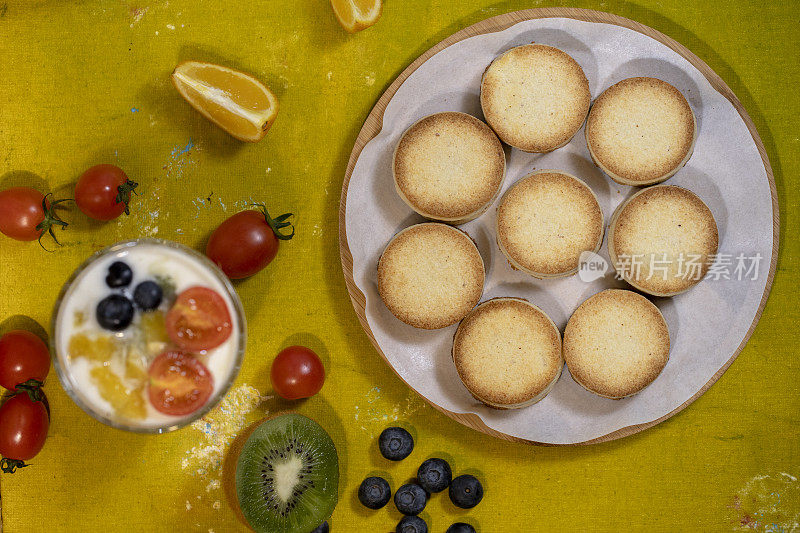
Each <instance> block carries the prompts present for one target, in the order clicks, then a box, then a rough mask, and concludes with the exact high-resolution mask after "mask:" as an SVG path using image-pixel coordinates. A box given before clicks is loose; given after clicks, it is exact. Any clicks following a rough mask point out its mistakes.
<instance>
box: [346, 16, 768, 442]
mask: <svg viewBox="0 0 800 533" xmlns="http://www.w3.org/2000/svg"><path fill="white" fill-rule="evenodd" d="M555 17H560V18H571V19H576V20H582V21H585V22H601V23H606V24H615V25H617V26H622V27H624V28H628V29H631V30H635V31H637V32H639V33H642V34H644V35H646V36H648V37H651V38H653V39H655V40H657V41H659V42H660V43H662V44H665V45H666V46H668V47H669V48H671V49H672V50H674V51H675V52H677V53H678V54H680V55H681V56H683V57H684V58H685V59H686V60H688V61H689V62H690V63H691V64H692V65H693V66H694V67H695V68H697V70H699V71H700V72H701V73H702V74H703V76H705V78H706V79H707V80H708V82H709V83H710V84H711V86H712V87H714V89H716V90H717V91H718V92H719V93H720V94H722V95H723V96H724V97H725V98H727V99H728V100H729V101H730V102H731V103H732V104H733V106H734V107H735V108H736V110H737V111H738V112H739V115H741V117H742V120H744V123H745V125H746V126H747V129H748V130H749V131H750V134H751V135H752V137H753V141H754V142H755V144H756V146H757V148H758V152H759V154H761V159H762V161H763V162H764V169H765V170H766V173H767V177H768V179H769V186H770V191H771V194H772V212H773V241H772V261H771V263H770V268H769V275H768V278H767V283H766V286H765V288H764V294H763V296H762V297H761V302H760V304H759V306H758V310H757V312H756V315H755V317H754V318H753V323H752V324H751V325H750V328H749V329H748V330H747V333H746V334H745V336H744V339H742V342H741V344H739V346H738V347H737V348H736V350H735V351H734V353H733V354H732V355H731V357H730V359H728V361H727V362H726V363H725V365H724V366H723V367H722V368H720V369H719V370H718V371H717V372H716V373H715V374H714V375H713V376H712V377H711V379H709V380H708V382H707V383H706V384H705V385H703V387H702V388H701V389H700V390H699V391H697V393H696V394H695V395H694V396H692V397H691V398H689V399H688V400H687V401H685V402H684V403H683V404H681V405H679V406H678V407H677V408H675V409H673V410H672V411H671V412H669V413H667V414H666V415H664V416H662V417H660V418H658V419H656V420H652V421H650V422H647V423H644V424H636V425H631V426H627V427H624V428H621V429H618V430H616V431H613V432H611V433H608V434H606V435H603V436H601V437H598V438H595V439H591V440H587V441H585V442H580V443H576V444H569V445H568V446H575V445H578V444H594V443H597V442H606V441H610V440H615V439H619V438H622V437H626V436H628V435H632V434H634V433H638V432H640V431H643V430H645V429H647V428H649V427H652V426H654V425H656V424H658V423H659V422H663V421H664V420H666V419H668V418H669V417H671V416H673V415H674V414H676V413H678V412H679V411H681V410H683V409H684V408H686V406H688V405H689V404H690V403H692V402H693V401H694V400H696V399H697V398H699V397H700V396H701V395H702V394H703V393H704V392H705V391H706V390H708V388H709V387H711V385H713V384H714V382H715V381H717V379H719V377H720V376H721V375H722V374H723V373H724V372H725V371H726V370H727V369H728V367H729V366H730V365H731V363H733V361H734V359H736V357H737V356H738V355H739V353H740V352H741V351H742V349H743V348H744V346H745V344H746V343H747V341H748V339H749V338H750V335H752V334H753V330H754V329H755V327H756V324H757V323H758V320H759V318H761V313H762V311H763V310H764V306H765V305H766V302H767V297H768V296H769V291H770V288H771V287H772V281H773V278H774V277H775V265H776V263H777V260H778V243H779V238H778V237H779V235H778V232H779V228H780V223H779V212H778V195H777V191H776V188H775V179H774V177H773V175H772V167H771V166H770V163H769V158H768V157H767V152H766V150H765V149H764V144H763V143H762V142H761V138H760V137H759V135H758V131H756V127H755V125H754V124H753V121H752V119H751V118H750V116H749V115H748V114H747V111H745V109H744V107H743V106H742V104H741V102H739V99H738V98H736V95H734V94H733V91H732V90H731V89H730V87H728V85H727V84H726V83H725V82H724V81H723V80H722V78H720V77H719V76H718V75H717V74H716V73H715V72H714V71H713V70H711V68H710V67H709V66H708V65H706V64H705V63H704V62H703V61H702V60H701V59H700V58H698V57H697V56H696V55H694V54H693V53H692V52H691V51H689V49H688V48H686V47H685V46H683V45H682V44H680V43H679V42H677V41H675V40H674V39H672V38H670V37H667V36H666V35H664V34H663V33H661V32H659V31H656V30H654V29H653V28H650V27H649V26H645V25H644V24H641V23H639V22H635V21H633V20H630V19H627V18H624V17H620V16H618V15H613V14H611V13H604V12H602V11H593V10H590V9H579V8H566V7H546V8H538V9H526V10H522V11H515V12H512V13H506V14H504V15H498V16H496V17H492V18H489V19H486V20H483V21H481V22H478V23H477V24H473V25H472V26H469V27H467V28H464V29H463V30H461V31H459V32H456V33H454V34H453V35H451V36H450V37H448V38H446V39H444V40H443V41H441V42H440V43H438V44H437V45H436V46H434V47H433V48H431V49H429V50H428V51H427V52H425V53H424V54H422V55H421V56H419V57H418V58H417V59H416V60H415V61H414V62H413V63H411V64H410V65H409V66H408V67H407V68H406V69H405V70H404V71H403V72H402V73H401V74H400V75H399V76H398V77H397V78H396V79H395V80H394V82H392V84H391V85H390V86H389V88H388V89H386V92H384V93H383V95H381V97H380V99H379V100H378V102H377V103H376V104H375V107H373V108H372V111H371V112H370V114H369V116H367V119H366V121H365V122H364V126H363V127H362V128H361V132H360V133H359V135H358V137H357V138H356V142H355V145H354V146H353V151H352V152H351V154H350V160H349V161H348V163H347V172H346V173H345V177H344V183H343V184H342V196H341V199H340V202H339V252H340V255H341V260H342V270H343V272H344V279H345V283H346V284H347V290H348V292H349V293H350V300H351V301H352V303H353V307H354V308H355V311H356V315H358V319H359V321H360V322H361V326H362V327H363V328H364V331H365V332H366V333H367V336H368V337H369V339H370V341H371V342H372V344H373V345H374V346H375V349H376V350H377V351H378V353H379V354H381V357H383V358H384V360H386V361H387V363H388V360H387V358H386V356H385V355H384V353H383V351H382V350H381V347H380V346H379V345H378V343H377V341H376V340H375V337H374V335H373V334H372V331H371V329H370V326H369V324H368V322H367V318H366V314H365V307H366V297H365V296H364V294H363V293H362V292H361V290H360V289H359V288H358V287H357V286H356V283H355V281H354V279H353V257H352V255H351V253H350V248H349V247H348V245H347V233H346V224H345V213H346V208H347V206H346V201H347V189H348V186H349V184H350V176H351V175H352V173H353V168H354V167H355V164H356V161H357V160H358V157H359V155H360V154H361V150H362V149H363V148H364V146H365V145H366V144H367V143H368V142H369V141H370V140H372V138H373V137H375V136H376V135H377V134H378V133H379V132H380V131H381V128H382V127H383V114H384V112H385V111H386V106H387V105H388V104H389V101H390V100H391V99H392V97H393V96H394V94H395V93H396V92H397V90H398V89H399V88H400V86H401V85H402V84H403V82H405V81H406V79H407V78H408V77H409V76H410V75H411V74H412V73H413V72H414V71H415V70H417V68H419V67H420V66H421V65H422V64H423V63H424V62H425V61H427V60H428V59H429V58H430V57H432V56H433V55H434V54H436V53H437V52H439V51H441V50H443V49H445V48H447V47H448V46H450V45H452V44H454V43H457V42H459V41H462V40H464V39H467V38H469V37H473V36H475V35H481V34H484V33H492V32H497V31H502V30H504V29H506V28H508V27H510V26H513V25H514V24H516V23H518V22H521V21H523V20H531V19H541V18H555ZM389 366H390V367H391V365H389ZM393 369H394V368H393ZM398 377H399V374H398ZM401 379H402V378H401ZM406 384H407V385H409V384H408V383H407V382H406ZM409 387H411V385H409ZM411 389H412V390H415V389H414V388H413V387H411ZM415 392H418V391H416V390H415ZM420 396H422V395H420ZM423 398H424V399H425V400H426V401H428V400H427V399H426V398H425V397H424V396H423ZM428 403H430V404H431V405H432V406H433V407H435V408H436V409H438V410H439V411H441V412H442V413H444V414H446V415H447V416H449V417H450V418H452V419H453V420H456V421H457V422H459V423H461V424H463V425H465V426H467V427H470V428H473V429H477V430H478V431H482V432H483V433H486V434H489V435H492V436H495V437H498V438H501V439H505V440H509V441H516V442H524V443H528V444H540V445H550V446H553V444H545V443H540V442H535V441H530V440H526V439H521V438H519V437H514V436H512V435H508V434H505V433H502V432H499V431H496V430H494V429H492V428H490V427H488V426H487V425H486V424H485V423H484V422H483V420H481V418H480V417H479V416H477V415H475V414H473V413H464V414H461V413H454V412H452V411H449V410H447V409H444V408H442V407H440V406H439V405H436V404H435V403H433V402H430V401H429V402H428Z"/></svg>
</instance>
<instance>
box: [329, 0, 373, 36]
mask: <svg viewBox="0 0 800 533" xmlns="http://www.w3.org/2000/svg"><path fill="white" fill-rule="evenodd" d="M331 7H333V13H334V14H335V15H336V18H337V19H338V20H339V24H341V25H342V27H343V28H344V29H345V30H347V31H349V32H350V33H356V32H358V31H361V30H363V29H366V28H369V27H370V26H372V25H373V24H375V23H376V22H378V19H379V18H381V11H382V10H383V2H382V1H381V0H331Z"/></svg>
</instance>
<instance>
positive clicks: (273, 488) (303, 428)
mask: <svg viewBox="0 0 800 533" xmlns="http://www.w3.org/2000/svg"><path fill="white" fill-rule="evenodd" d="M236 493H237V496H238V498H239V507H240V508H241V510H242V514H243V515H244V517H245V518H246V519H247V522H248V523H249V524H250V527H252V528H253V529H254V530H255V531H257V532H259V533H261V532H263V533H308V532H309V531H312V530H313V529H314V528H315V527H317V526H319V525H320V524H321V523H322V522H324V521H325V520H327V519H328V518H329V517H330V515H331V514H332V513H333V509H334V508H335V507H336V503H337V501H338V497H339V496H338V493H339V456H338V455H337V453H336V447H335V446H334V444H333V441H332V440H331V438H330V436H329V435H328V433H327V432H326V431H325V430H324V429H322V427H321V426H320V425H319V424H317V423H316V422H314V421H313V420H311V419H310V418H307V417H305V416H302V415H298V414H287V415H281V416H277V417H275V418H272V419H270V420H266V421H265V422H263V423H262V424H261V425H260V426H258V428H256V429H255V431H253V433H252V434H251V435H250V437H249V438H248V439H247V441H246V442H245V444H244V446H243V447H242V451H241V453H240V454H239V460H238V463H237V465H236Z"/></svg>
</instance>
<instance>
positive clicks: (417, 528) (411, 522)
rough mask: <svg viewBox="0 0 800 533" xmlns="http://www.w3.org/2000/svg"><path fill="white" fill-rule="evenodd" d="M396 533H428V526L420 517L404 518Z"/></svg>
mask: <svg viewBox="0 0 800 533" xmlns="http://www.w3.org/2000/svg"><path fill="white" fill-rule="evenodd" d="M395 533H428V524H426V523H425V520H423V519H422V518H420V517H418V516H404V517H403V519H402V520H400V523H399V524H397V529H395Z"/></svg>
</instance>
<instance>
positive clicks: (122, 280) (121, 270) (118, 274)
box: [106, 261, 133, 289]
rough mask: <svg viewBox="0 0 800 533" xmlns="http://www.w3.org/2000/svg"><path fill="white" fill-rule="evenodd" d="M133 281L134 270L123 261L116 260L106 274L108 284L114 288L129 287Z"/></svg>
mask: <svg viewBox="0 0 800 533" xmlns="http://www.w3.org/2000/svg"><path fill="white" fill-rule="evenodd" d="M131 281H133V270H131V267H129V266H128V265H127V264H126V263H123V262H122V261H114V262H113V263H111V266H109V267H108V275H107V276H106V285H108V286H109V287H111V288H112V289H119V288H121V287H127V286H128V285H130V284H131Z"/></svg>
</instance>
